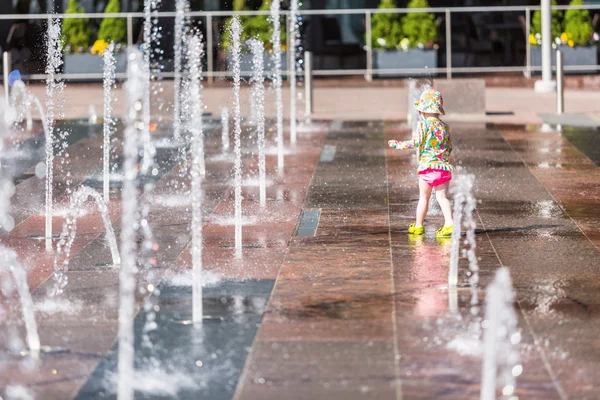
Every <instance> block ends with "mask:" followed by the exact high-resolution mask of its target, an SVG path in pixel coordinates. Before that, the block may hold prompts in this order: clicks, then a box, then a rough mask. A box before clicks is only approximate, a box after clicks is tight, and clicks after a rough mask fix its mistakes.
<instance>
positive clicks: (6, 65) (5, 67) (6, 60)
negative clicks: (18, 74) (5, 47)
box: [2, 51, 12, 108]
mask: <svg viewBox="0 0 600 400" xmlns="http://www.w3.org/2000/svg"><path fill="white" fill-rule="evenodd" d="M11 64H12V63H11V62H10V53H9V52H7V51H5V52H4V53H3V54H2V71H3V76H2V77H3V81H4V98H5V100H6V106H7V108H8V106H9V105H10V89H9V85H8V75H9V74H10V67H11Z"/></svg>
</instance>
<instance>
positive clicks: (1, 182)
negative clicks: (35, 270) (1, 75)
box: [0, 85, 43, 360]
mask: <svg viewBox="0 0 600 400" xmlns="http://www.w3.org/2000/svg"><path fill="white" fill-rule="evenodd" d="M23 86H24V85H23ZM25 93H26V94H27V96H25V97H26V99H25V100H24V102H25V103H28V102H29V101H28V100H27V98H28V97H29V94H28V92H27V91H25ZM0 103H3V102H0ZM13 104H14V103H13ZM38 104H39V101H38ZM40 107H41V105H40ZM2 108H3V104H0V135H2V134H4V133H5V132H6V129H5V128H6V125H8V123H11V122H12V121H9V120H7V119H6V116H5V115H4V110H3V109H2ZM7 111H8V110H7ZM42 118H43V116H42ZM4 145H5V144H4V140H3V138H1V137H0V154H1V153H2V152H3V151H4ZM6 175H7V174H6V173H5V172H4V171H3V170H2V169H0V227H1V228H3V229H4V230H6V231H10V230H12V228H13V227H14V225H15V221H14V219H13V218H12V216H11V215H10V214H9V210H10V198H11V197H12V196H13V194H14V193H15V187H14V184H13V182H12V177H10V176H6ZM3 269H6V270H7V271H9V272H10V273H11V274H12V276H13V279H14V281H15V285H16V287H17V293H18V294H19V299H20V302H21V309H22V312H23V320H24V321H25V330H26V331H27V336H26V340H27V347H28V348H29V352H30V354H31V357H32V358H33V359H34V360H37V359H39V354H40V337H39V334H38V330H37V324H36V321H35V314H34V307H33V301H32V299H31V293H30V291H29V286H28V285H27V273H26V272H25V270H24V269H23V267H22V266H21V265H20V264H19V262H18V260H17V255H16V254H15V252H14V251H13V250H11V249H9V248H6V247H4V246H1V245H0V272H4V271H3ZM3 287H6V286H5V285H3Z"/></svg>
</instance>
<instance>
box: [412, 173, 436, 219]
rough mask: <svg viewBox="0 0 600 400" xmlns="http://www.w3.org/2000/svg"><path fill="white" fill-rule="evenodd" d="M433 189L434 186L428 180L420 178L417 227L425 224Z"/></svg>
mask: <svg viewBox="0 0 600 400" xmlns="http://www.w3.org/2000/svg"><path fill="white" fill-rule="evenodd" d="M432 190H433V188H432V187H431V186H429V184H428V183H427V182H425V181H424V180H423V179H421V178H419V204H418V205H417V222H416V224H415V227H417V228H419V227H421V226H423V223H424V222H425V216H426V215H427V209H428V208H429V198H430V197H431V191H432Z"/></svg>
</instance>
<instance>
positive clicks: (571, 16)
mask: <svg viewBox="0 0 600 400" xmlns="http://www.w3.org/2000/svg"><path fill="white" fill-rule="evenodd" d="M569 5H571V6H581V5H583V0H572V1H571V3H569ZM564 26H565V33H566V34H567V44H568V45H569V46H587V45H589V44H590V40H591V37H592V34H593V33H594V29H593V27H592V17H591V16H590V12H589V11H588V10H573V9H569V10H567V12H565V20H564Z"/></svg>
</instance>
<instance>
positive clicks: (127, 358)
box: [117, 49, 148, 400]
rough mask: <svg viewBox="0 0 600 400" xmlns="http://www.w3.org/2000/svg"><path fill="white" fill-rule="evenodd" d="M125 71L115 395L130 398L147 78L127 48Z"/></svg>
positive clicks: (134, 53)
mask: <svg viewBox="0 0 600 400" xmlns="http://www.w3.org/2000/svg"><path fill="white" fill-rule="evenodd" d="M128 57H129V62H128V71H127V84H126V91H127V118H126V128H125V143H124V146H123V153H124V163H123V173H124V177H123V190H122V194H121V196H122V205H123V206H122V210H123V214H122V218H121V270H120V273H119V281H120V288H119V289H120V304H119V377H118V387H117V398H118V399H119V400H133V383H132V380H133V374H134V364H133V361H134V347H133V343H134V342H133V341H134V334H133V319H134V309H135V286H136V281H135V274H136V271H137V266H136V254H137V241H136V230H137V229H139V227H138V224H137V218H136V212H137V209H138V200H137V190H136V187H137V184H136V181H137V163H138V157H139V150H140V149H139V147H140V146H139V137H140V132H141V131H143V130H145V129H146V127H144V124H143V122H142V121H140V115H139V114H140V111H142V112H143V103H144V96H145V94H146V92H145V89H146V81H147V80H148V75H147V69H146V68H145V67H146V65H145V60H144V57H143V56H142V54H141V53H140V52H139V51H137V50H134V49H131V50H130V51H129V56H128Z"/></svg>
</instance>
